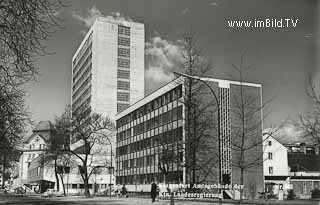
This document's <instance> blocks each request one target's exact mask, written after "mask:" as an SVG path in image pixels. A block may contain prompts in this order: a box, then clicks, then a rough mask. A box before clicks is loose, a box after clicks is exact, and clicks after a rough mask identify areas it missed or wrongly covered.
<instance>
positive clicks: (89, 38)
mask: <svg viewBox="0 0 320 205" xmlns="http://www.w3.org/2000/svg"><path fill="white" fill-rule="evenodd" d="M91 39H92V32H91V33H90V35H89V37H88V38H87V40H86V42H85V43H84V44H83V46H82V48H81V50H80V52H79V53H78V55H77V56H76V57H75V58H74V60H73V62H72V66H73V69H74V70H73V73H75V67H76V66H77V65H78V64H79V62H78V60H79V59H80V58H82V56H85V55H86V54H87V51H88V47H91V46H92V41H91ZM88 45H89V46H88ZM83 51H85V52H84V54H83Z"/></svg>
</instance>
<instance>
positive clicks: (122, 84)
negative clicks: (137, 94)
mask: <svg viewBox="0 0 320 205" xmlns="http://www.w3.org/2000/svg"><path fill="white" fill-rule="evenodd" d="M118 89H121V90H129V89H130V83H129V82H126V81H119V80H118Z"/></svg>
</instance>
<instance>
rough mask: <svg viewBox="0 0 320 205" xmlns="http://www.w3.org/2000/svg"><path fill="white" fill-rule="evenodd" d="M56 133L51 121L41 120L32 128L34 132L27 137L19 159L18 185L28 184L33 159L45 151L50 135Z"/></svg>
mask: <svg viewBox="0 0 320 205" xmlns="http://www.w3.org/2000/svg"><path fill="white" fill-rule="evenodd" d="M53 134H54V127H53V125H52V124H51V122H50V121H40V122H39V123H38V124H37V126H36V127H35V128H34V129H33V130H32V134H31V135H30V136H29V137H27V138H25V140H24V142H23V144H22V147H21V152H22V154H21V155H20V159H19V178H18V179H19V180H18V183H17V184H18V185H19V186H23V185H27V184H28V174H27V173H28V167H29V166H30V163H31V161H32V160H33V159H34V158H36V157H38V156H39V155H40V154H41V153H43V152H44V151H45V150H46V148H47V145H48V142H49V140H50V137H51V136H53Z"/></svg>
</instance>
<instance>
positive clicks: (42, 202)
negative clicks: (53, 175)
mask: <svg viewBox="0 0 320 205" xmlns="http://www.w3.org/2000/svg"><path fill="white" fill-rule="evenodd" d="M2 204H21V205H22V204H26V205H31V204H35V205H53V204H55V205H67V204H68V205H69V204H70V205H87V204H88V205H109V204H110V205H136V204H138V205H147V204H148V205H151V204H155V205H167V204H170V201H166V200H157V201H156V202H154V203H151V199H147V198H111V199H110V198H108V197H95V198H83V197H68V198H65V197H61V198H60V197H57V198H41V197H37V196H23V197H21V196H14V195H0V205H2ZM183 204H190V205H197V204H200V205H207V204H210V205H213V203H205V202H202V203H200V202H183V201H180V202H175V205H183Z"/></svg>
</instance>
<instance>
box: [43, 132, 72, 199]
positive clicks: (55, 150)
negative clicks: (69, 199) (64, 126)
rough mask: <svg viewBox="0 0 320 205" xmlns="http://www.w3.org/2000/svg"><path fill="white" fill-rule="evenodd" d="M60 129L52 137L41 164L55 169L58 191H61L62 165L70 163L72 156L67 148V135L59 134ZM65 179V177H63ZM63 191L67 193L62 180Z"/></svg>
mask: <svg viewBox="0 0 320 205" xmlns="http://www.w3.org/2000/svg"><path fill="white" fill-rule="evenodd" d="M58 133H59V131H57V130H55V131H54V134H53V135H52V136H51V137H50V139H49V143H48V146H47V149H46V151H45V152H44V153H43V154H42V155H41V158H40V164H41V165H42V166H46V167H49V168H53V169H54V173H55V178H56V184H57V191H60V183H59V181H60V180H59V174H60V178H61V170H60V169H61V166H63V167H64V165H67V164H69V162H70V160H71V159H70V156H69V152H68V150H67V149H66V148H67V147H68V143H69V142H68V141H67V140H66V136H64V135H61V134H60V135H59V134H58ZM61 180H63V178H61ZM62 186H63V191H64V194H65V187H64V183H63V182H62Z"/></svg>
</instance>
